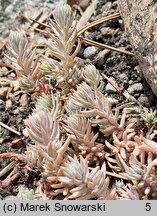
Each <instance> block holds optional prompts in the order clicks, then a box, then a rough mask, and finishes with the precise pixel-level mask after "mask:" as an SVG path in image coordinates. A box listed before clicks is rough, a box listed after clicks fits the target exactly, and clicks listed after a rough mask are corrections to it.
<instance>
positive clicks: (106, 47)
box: [79, 37, 134, 56]
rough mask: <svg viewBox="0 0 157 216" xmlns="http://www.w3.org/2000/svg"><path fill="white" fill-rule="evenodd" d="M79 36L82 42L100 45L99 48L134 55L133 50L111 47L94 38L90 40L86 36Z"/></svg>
mask: <svg viewBox="0 0 157 216" xmlns="http://www.w3.org/2000/svg"><path fill="white" fill-rule="evenodd" d="M79 38H80V40H81V42H82V43H86V44H88V45H92V46H96V47H99V48H102V49H109V50H111V51H115V52H119V53H124V54H127V55H130V56H134V54H133V53H132V52H129V51H126V50H121V49H118V48H115V47H111V46H108V45H106V44H102V43H98V42H96V41H92V40H89V39H86V38H81V37H79Z"/></svg>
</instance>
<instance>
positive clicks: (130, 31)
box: [118, 0, 157, 95]
mask: <svg viewBox="0 0 157 216" xmlns="http://www.w3.org/2000/svg"><path fill="white" fill-rule="evenodd" d="M118 3H119V12H120V14H121V16H122V18H123V21H124V26H125V31H126V33H127V35H128V38H129V41H130V43H131V45H132V47H133V49H134V53H135V55H136V58H137V60H138V62H139V65H140V67H141V69H142V73H143V75H144V77H145V79H146V81H147V82H148V83H149V85H150V86H151V88H152V90H153V92H154V94H155V95H157V0H119V2H118Z"/></svg>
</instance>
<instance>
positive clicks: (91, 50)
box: [83, 46, 98, 59]
mask: <svg viewBox="0 0 157 216" xmlns="http://www.w3.org/2000/svg"><path fill="white" fill-rule="evenodd" d="M97 51H98V48H97V47H94V46H89V47H87V48H86V49H85V50H84V53H83V56H84V58H86V59H87V58H89V59H92V58H93V57H94V56H95V55H96V53H97Z"/></svg>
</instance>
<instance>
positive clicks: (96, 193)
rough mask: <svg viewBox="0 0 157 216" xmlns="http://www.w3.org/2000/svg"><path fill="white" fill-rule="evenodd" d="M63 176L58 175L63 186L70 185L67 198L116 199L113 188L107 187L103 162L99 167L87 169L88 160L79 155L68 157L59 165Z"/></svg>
mask: <svg viewBox="0 0 157 216" xmlns="http://www.w3.org/2000/svg"><path fill="white" fill-rule="evenodd" d="M61 169H62V171H63V176H60V177H58V179H59V181H60V182H61V183H62V185H63V186H64V185H65V186H68V187H71V188H72V189H70V190H69V192H70V194H71V195H69V196H68V199H78V200H82V199H91V198H94V197H96V198H98V199H108V200H109V199H116V190H115V188H113V189H111V190H110V189H109V182H110V180H109V178H108V177H106V165H105V163H104V164H103V165H102V167H101V169H100V167H96V168H93V169H92V170H91V171H89V167H88V161H87V160H86V159H83V158H82V157H81V156H80V162H79V161H78V159H77V157H76V156H74V158H71V157H68V160H67V161H66V162H65V163H64V166H62V167H61Z"/></svg>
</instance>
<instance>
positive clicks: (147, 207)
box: [145, 203, 151, 211]
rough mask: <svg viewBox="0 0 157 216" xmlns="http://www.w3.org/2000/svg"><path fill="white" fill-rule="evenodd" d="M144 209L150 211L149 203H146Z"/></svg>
mask: <svg viewBox="0 0 157 216" xmlns="http://www.w3.org/2000/svg"><path fill="white" fill-rule="evenodd" d="M145 210H146V211H150V210H151V203H146V205H145Z"/></svg>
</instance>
